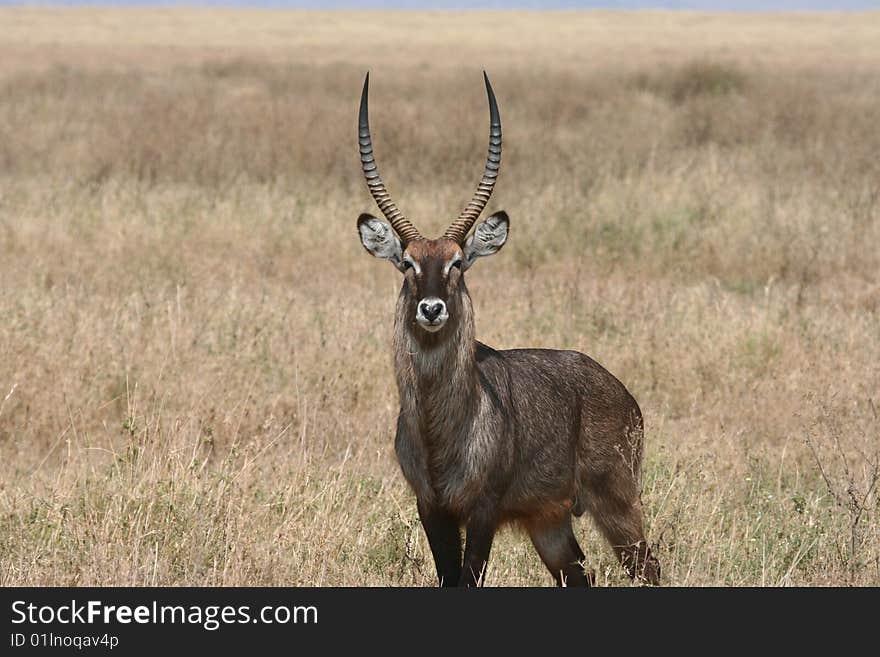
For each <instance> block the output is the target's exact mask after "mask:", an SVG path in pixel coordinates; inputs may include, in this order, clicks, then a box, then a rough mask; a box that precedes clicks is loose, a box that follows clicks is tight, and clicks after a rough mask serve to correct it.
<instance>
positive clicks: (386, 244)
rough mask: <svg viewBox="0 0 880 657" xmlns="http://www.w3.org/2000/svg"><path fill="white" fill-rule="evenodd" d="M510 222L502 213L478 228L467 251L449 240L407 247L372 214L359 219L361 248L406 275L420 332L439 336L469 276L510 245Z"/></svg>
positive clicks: (415, 242)
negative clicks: (474, 266)
mask: <svg viewBox="0 0 880 657" xmlns="http://www.w3.org/2000/svg"><path fill="white" fill-rule="evenodd" d="M509 226H510V220H509V219H508V217H507V214H506V213H505V212H497V213H495V214H493V215H491V216H490V217H489V218H488V219H486V220H485V221H483V222H482V223H480V224H478V225H477V228H476V230H475V231H474V233H473V235H471V236H470V237H469V238H468V239H467V241H465V243H464V245H463V246H462V245H460V244H459V243H458V242H457V241H455V240H452V239H449V238H447V237H441V238H439V239H436V240H429V239H424V238H421V237H420V238H418V239H415V240H413V241H411V242H409V243H407V245H406V247H404V246H403V244H402V243H401V241H400V239H399V238H398V236H397V234H396V233H395V232H394V230H393V229H392V228H391V226H390V224H388V223H386V222H385V221H382V220H381V219H377V218H376V217H373V216H371V215H368V214H362V215H361V216H360V218H359V219H358V232H359V233H360V236H361V243H362V244H363V245H364V248H365V249H366V250H367V251H369V252H370V253H371V254H372V255H374V256H375V257H377V258H382V259H383V260H388V261H389V262H391V263H392V264H393V265H394V266H395V268H396V269H397V270H398V271H400V272H402V273H403V275H404V279H405V280H404V292H405V293H406V296H407V298H408V300H409V303H410V304H411V307H410V310H411V312H412V315H411V316H413V317H415V321H416V323H417V325H418V326H419V327H421V328H422V329H424V330H425V331H428V332H429V333H435V332H437V331H439V330H440V329H442V328H443V327H444V326H445V325H446V323H447V322H448V321H449V319H450V318H451V317H452V316H453V315H454V313H455V312H456V311H457V308H458V301H459V299H460V294H461V292H462V290H463V289H464V272H465V271H466V270H467V269H468V268H469V267H470V266H471V265H472V264H473V263H474V262H475V261H476V259H477V258H481V257H484V256H488V255H492V254H493V253H497V252H498V251H499V250H500V249H501V247H502V246H504V243H505V242H506V241H507V235H508V229H509Z"/></svg>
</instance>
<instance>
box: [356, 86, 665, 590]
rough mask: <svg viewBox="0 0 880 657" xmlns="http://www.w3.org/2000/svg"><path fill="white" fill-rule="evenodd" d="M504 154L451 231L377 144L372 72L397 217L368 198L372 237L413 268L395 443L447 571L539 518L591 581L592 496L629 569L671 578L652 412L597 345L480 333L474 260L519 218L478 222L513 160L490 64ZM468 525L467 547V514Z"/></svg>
mask: <svg viewBox="0 0 880 657" xmlns="http://www.w3.org/2000/svg"><path fill="white" fill-rule="evenodd" d="M483 76H484V79H485V82H486V92H487V94H488V96H489V122H490V128H489V156H488V161H487V162H486V167H485V171H484V173H483V176H482V179H481V180H480V183H479V185H478V187H477V190H476V192H475V194H474V197H473V199H472V200H471V201H470V203H468V205H467V207H465V208H464V210H462V212H461V214H460V215H459V217H458V219H456V220H455V221H454V222H453V223H452V225H451V226H450V227H449V229H448V230H447V231H446V232H445V233H444V234H443V236H442V237H440V238H438V239H427V238H425V237H423V236H422V235H421V233H419V231H418V230H417V229H416V227H415V226H414V225H413V224H412V223H411V222H410V221H409V220H407V219H406V218H405V217H404V215H403V214H402V213H401V211H400V210H398V208H397V206H396V205H395V203H394V202H393V201H392V200H391V197H390V196H389V194H388V192H387V191H386V189H385V184H384V183H383V182H382V178H381V177H380V176H379V172H378V170H377V167H376V161H375V158H374V157H373V146H372V140H371V138H370V126H369V116H368V109H367V107H368V100H367V98H368V92H369V83H370V76H369V73H368V74H367V77H366V79H365V80H364V88H363V92H362V94H361V104H360V114H359V121H358V138H359V143H360V154H361V166H362V168H363V172H364V176H365V177H366V180H367V185H368V187H369V189H370V193H371V194H372V196H373V198H374V199H375V201H376V203H377V204H378V206H379V209H380V210H381V211H382V213H383V214H384V215H385V217H386V218H387V219H388V221H387V222H386V221H383V220H382V219H378V218H376V217H374V216H372V215H369V214H362V215H361V216H360V217H359V218H358V221H357V227H358V232H359V233H360V238H361V242H362V243H363V245H364V247H365V248H366V249H367V251H369V252H370V253H371V254H372V255H374V256H376V257H377V258H382V259H383V260H388V261H389V262H391V264H393V265H394V267H395V268H396V269H397V270H398V271H400V273H401V274H403V286H402V287H401V289H400V295H399V296H398V299H397V308H396V310H395V316H394V338H393V347H394V370H395V374H396V377H397V389H398V392H399V395H400V414H399V415H398V418H397V437H396V439H395V444H394V446H395V451H396V453H397V459H398V461H399V462H400V467H401V469H402V470H403V474H404V476H405V477H406V480H407V482H409V485H410V486H411V487H412V489H413V491H414V492H415V495H416V499H417V504H418V512H419V517H420V519H421V521H422V526H423V527H424V529H425V534H426V535H427V537H428V543H429V544H430V546H431V552H432V553H433V556H434V563H435V565H436V567H437V575H438V578H439V582H440V585H441V586H455V585H460V586H475V585H478V584H481V583H482V581H483V576H484V574H485V570H486V564H487V562H488V559H489V551H490V549H491V546H492V539H493V537H494V535H495V532H496V530H497V529H498V527H499V526H500V525H502V524H504V523H511V522H512V523H516V524H518V525H520V526H521V527H522V528H524V529H525V531H526V532H528V534H529V536H530V537H531V539H532V543H533V544H534V546H535V549H536V550H537V551H538V554H539V555H540V557H541V560H542V561H543V562H544V564H545V565H546V566H547V568H548V570H549V571H550V573H551V574H552V575H553V577H554V579H555V580H556V583H557V584H559V585H568V586H573V585H582V586H584V585H590V584H591V583H593V575H592V574H591V573H590V574H588V573H586V572H585V571H584V568H583V565H582V562H583V559H584V553H583V552H582V551H581V548H580V546H579V545H578V542H577V539H576V538H575V536H574V532H573V531H572V524H571V523H572V521H571V517H572V515H575V516H580V515H581V514H583V512H584V511H589V513H590V515H591V516H592V517H593V519H594V520H595V522H596V523H597V525H598V526H599V528H600V529H601V531H602V533H603V534H604V535H605V537H606V538H607V539H608V542H609V543H611V545H612V547H613V549H614V551H615V553H616V554H617V556H618V558H619V559H620V561H621V563H622V564H623V567H624V568H625V569H626V571H627V573H628V574H629V575H630V576H631V577H633V578H639V579H640V580H644V581H647V582H650V583H652V584H657V583H658V581H659V577H660V566H659V563H658V562H657V560H656V559H655V558H654V557H653V555H652V554H651V551H650V549H649V546H648V544H647V541H646V540H645V534H644V530H643V519H642V508H641V501H640V490H639V480H640V467H641V459H642V449H643V447H642V415H641V412H640V410H639V407H638V404H636V401H635V399H633V397H632V395H630V393H629V392H628V391H627V389H626V388H625V387H624V386H623V384H622V383H621V382H620V381H618V380H617V379H616V378H615V377H614V376H612V375H611V374H610V373H609V372H608V371H607V370H605V369H604V368H603V367H602V366H601V365H599V364H598V363H597V362H596V361H594V360H592V359H591V358H589V357H588V356H585V355H584V354H581V353H578V352H575V351H555V350H550V349H511V350H507V351H498V350H495V349H492V348H491V347H489V346H487V345H485V344H483V343H481V342H478V341H477V340H476V339H475V338H474V310H473V306H472V304H471V298H470V295H469V294H468V290H467V287H466V286H465V281H464V278H465V272H466V271H468V270H469V269H470V268H471V266H472V265H473V264H474V263H475V262H476V260H477V259H478V258H482V257H484V256H489V255H492V254H493V253H497V252H498V251H499V250H500V249H501V247H502V246H504V243H505V242H506V241H507V235H508V230H509V227H510V220H509V219H508V217H507V214H506V213H505V212H496V213H494V214H492V215H491V216H489V217H488V218H487V219H486V220H485V221H483V222H481V223H480V224H478V225H477V227H476V229H475V230H474V232H473V234H471V235H470V237H468V233H469V231H470V229H471V227H472V226H473V225H474V222H475V221H476V219H477V217H478V216H479V215H480V213H481V212H482V210H483V208H485V207H486V204H487V203H488V201H489V196H490V195H491V194H492V189H493V187H494V185H495V181H496V178H497V176H498V171H499V167H500V163H501V119H500V116H499V113H498V104H497V102H496V100H495V94H494V92H493V91H492V87H491V85H490V84H489V78H488V76H486V74H485V72H484V73H483ZM462 527H464V528H465V530H466V533H467V539H466V543H465V547H464V554H463V555H462V538H461V533H460V532H461V528H462Z"/></svg>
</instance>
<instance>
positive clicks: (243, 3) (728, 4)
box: [0, 0, 880, 11]
mask: <svg viewBox="0 0 880 657" xmlns="http://www.w3.org/2000/svg"><path fill="white" fill-rule="evenodd" d="M0 6H35V7H39V6H67V7H71V6H102V7H113V6H120V7H123V6H124V7H132V6H145V7H149V6H156V7H173V6H182V7H253V8H290V9H383V8H387V9H413V10H418V9H670V10H692V11H853V10H865V9H880V0H839V1H837V2H832V1H829V0H745V1H739V2H736V1H733V0H551V1H549V2H540V1H536V0H512V1H511V0H439V1H438V0H392V1H391V2H381V1H379V0H361V1H359V2H357V1H352V0H329V1H324V2H320V1H317V0H185V1H180V0H92V1H85V2H84V1H81V0H48V1H36V2H35V1H32V0H0Z"/></svg>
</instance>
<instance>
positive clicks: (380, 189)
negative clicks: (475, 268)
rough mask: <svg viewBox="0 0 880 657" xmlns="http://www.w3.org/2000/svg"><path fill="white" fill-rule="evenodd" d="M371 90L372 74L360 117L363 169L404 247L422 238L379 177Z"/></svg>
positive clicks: (368, 80)
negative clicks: (371, 132)
mask: <svg viewBox="0 0 880 657" xmlns="http://www.w3.org/2000/svg"><path fill="white" fill-rule="evenodd" d="M369 90H370V74H369V73H367V77H366V78H365V79H364V90H363V92H362V93H361V111H360V114H359V116H358V143H359V144H360V150H361V168H362V169H363V171H364V178H366V179H367V187H369V188H370V194H372V195H373V199H375V201H376V204H377V205H378V206H379V209H380V210H381V211H382V214H384V215H385V217H386V218H387V219H388V221H389V222H390V223H391V227H392V228H393V229H394V230H395V232H396V233H397V234H398V235H400V239H401V240H402V241H403V243H404V245H405V244H406V243H407V242H411V241H412V240H417V239H420V238H421V237H422V235H421V233H419V231H418V229H417V228H416V227H415V226H413V225H412V224H411V223H410V221H409V219H407V218H406V217H404V216H403V213H402V212H401V211H400V210H398V209H397V206H396V205H395V204H394V201H392V200H391V196H389V194H388V190H386V189H385V183H384V182H382V178H380V177H379V170H378V169H377V168H376V159H375V158H374V157H373V141H372V139H370V115H369V110H368V109H367V105H368V101H367V96H368V95H369Z"/></svg>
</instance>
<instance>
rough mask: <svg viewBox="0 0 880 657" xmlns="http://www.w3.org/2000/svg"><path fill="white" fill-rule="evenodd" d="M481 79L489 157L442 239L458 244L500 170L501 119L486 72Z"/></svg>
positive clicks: (468, 228)
mask: <svg viewBox="0 0 880 657" xmlns="http://www.w3.org/2000/svg"><path fill="white" fill-rule="evenodd" d="M483 79H485V80H486V93H487V94H488V96H489V156H488V158H487V159H486V168H485V170H484V171H483V177H482V178H481V179H480V184H479V185H477V191H475V192H474V197H473V198H472V199H471V201H470V203H468V204H467V207H466V208H465V209H464V210H462V211H461V214H460V215H458V219H456V220H455V221H453V222H452V225H451V226H450V227H449V228H448V229H447V230H446V233H444V235H443V237H448V238H449V239H451V240H455V241H456V242H458V243H459V244H460V243H462V242H463V241H464V238H465V237H467V234H468V231H470V229H471V226H473V225H474V222H475V221H476V220H477V217H479V216H480V213H481V212H482V211H483V208H485V207H486V203H488V202H489V197H490V196H491V195H492V189H493V188H494V187H495V181H496V180H497V178H498V171H499V170H500V169H501V117H500V115H499V114H498V103H497V102H496V101H495V92H493V91H492V85H491V84H489V76H488V75H486V71H483Z"/></svg>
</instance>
